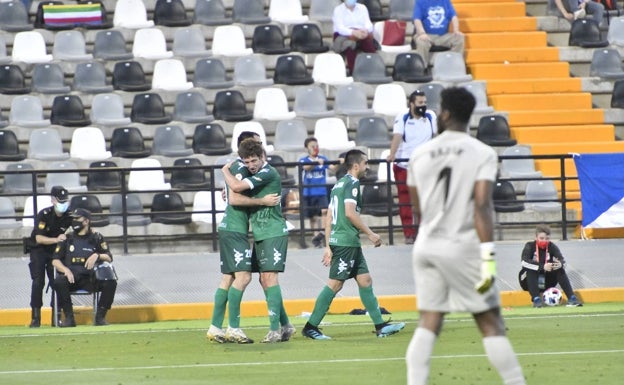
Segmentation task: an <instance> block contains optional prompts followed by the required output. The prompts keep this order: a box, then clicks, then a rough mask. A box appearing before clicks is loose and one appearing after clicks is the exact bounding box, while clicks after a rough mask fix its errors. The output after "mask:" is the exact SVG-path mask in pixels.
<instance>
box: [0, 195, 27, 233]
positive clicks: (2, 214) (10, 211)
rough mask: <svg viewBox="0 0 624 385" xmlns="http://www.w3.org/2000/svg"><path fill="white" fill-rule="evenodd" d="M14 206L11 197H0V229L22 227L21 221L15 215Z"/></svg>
mask: <svg viewBox="0 0 624 385" xmlns="http://www.w3.org/2000/svg"><path fill="white" fill-rule="evenodd" d="M15 216H16V214H15V206H14V205H13V201H12V200H11V198H7V197H0V229H3V230H7V229H17V228H19V227H22V222H21V221H18V220H17V218H11V217H15Z"/></svg>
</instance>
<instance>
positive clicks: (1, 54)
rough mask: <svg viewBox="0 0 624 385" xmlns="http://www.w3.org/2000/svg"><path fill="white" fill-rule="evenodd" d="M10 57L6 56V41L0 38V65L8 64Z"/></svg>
mask: <svg viewBox="0 0 624 385" xmlns="http://www.w3.org/2000/svg"><path fill="white" fill-rule="evenodd" d="M10 62H11V57H10V56H7V49H6V41H4V37H2V36H0V64H5V63H10Z"/></svg>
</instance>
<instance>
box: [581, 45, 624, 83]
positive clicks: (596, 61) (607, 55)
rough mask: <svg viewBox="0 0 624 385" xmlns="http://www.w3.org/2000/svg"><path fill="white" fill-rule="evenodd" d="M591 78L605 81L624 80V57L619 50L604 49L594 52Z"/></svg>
mask: <svg viewBox="0 0 624 385" xmlns="http://www.w3.org/2000/svg"><path fill="white" fill-rule="evenodd" d="M589 76H598V77H600V78H603V79H608V80H617V79H624V70H623V69H622V57H621V56H620V53H619V52H618V50H617V49H614V48H602V49H596V50H594V53H593V55H592V61H591V65H590V67H589Z"/></svg>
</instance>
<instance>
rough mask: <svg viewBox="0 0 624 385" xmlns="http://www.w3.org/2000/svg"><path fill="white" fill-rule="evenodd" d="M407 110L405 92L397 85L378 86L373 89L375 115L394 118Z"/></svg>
mask: <svg viewBox="0 0 624 385" xmlns="http://www.w3.org/2000/svg"><path fill="white" fill-rule="evenodd" d="M406 108H407V97H406V96H405V90H403V87H401V86H400V85H398V84H396V83H395V84H380V85H378V86H377V88H375V95H374V96H373V111H375V114H379V115H386V116H391V117H393V118H394V117H396V116H397V115H398V114H400V113H401V112H404V111H405V109H406Z"/></svg>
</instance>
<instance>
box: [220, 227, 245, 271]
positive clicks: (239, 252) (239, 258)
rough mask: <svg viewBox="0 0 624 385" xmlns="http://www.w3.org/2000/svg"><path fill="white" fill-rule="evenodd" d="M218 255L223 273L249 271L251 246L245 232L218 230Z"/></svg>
mask: <svg viewBox="0 0 624 385" xmlns="http://www.w3.org/2000/svg"><path fill="white" fill-rule="evenodd" d="M219 256H220V257H221V273H223V274H231V273H234V272H237V271H251V247H250V245H249V240H248V239H247V234H243V233H237V232H234V231H219Z"/></svg>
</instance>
